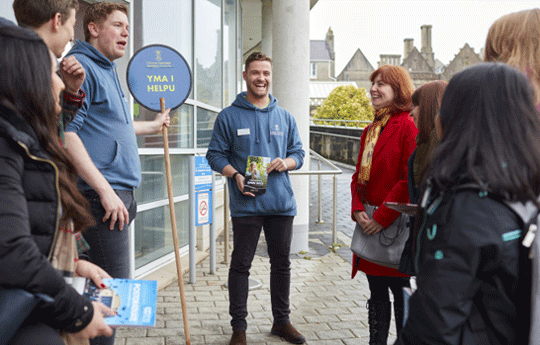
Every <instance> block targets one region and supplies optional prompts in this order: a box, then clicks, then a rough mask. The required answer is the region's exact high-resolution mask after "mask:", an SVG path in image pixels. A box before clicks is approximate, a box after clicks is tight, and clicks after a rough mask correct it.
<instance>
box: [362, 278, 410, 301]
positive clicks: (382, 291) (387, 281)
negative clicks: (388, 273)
mask: <svg viewBox="0 0 540 345" xmlns="http://www.w3.org/2000/svg"><path fill="white" fill-rule="evenodd" d="M366 276H367V280H368V284H369V291H370V292H371V297H370V299H371V300H372V301H378V302H390V293H389V292H388V289H390V290H391V291H392V294H393V295H394V308H399V309H403V290H402V289H403V288H404V287H411V284H410V281H409V279H410V278H408V277H381V276H370V275H366Z"/></svg>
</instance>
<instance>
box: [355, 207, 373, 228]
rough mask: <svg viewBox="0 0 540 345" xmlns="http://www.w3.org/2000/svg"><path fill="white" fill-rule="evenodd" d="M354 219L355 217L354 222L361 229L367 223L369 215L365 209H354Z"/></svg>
mask: <svg viewBox="0 0 540 345" xmlns="http://www.w3.org/2000/svg"><path fill="white" fill-rule="evenodd" d="M353 214H354V219H356V222H357V223H358V224H360V226H361V227H362V229H365V228H366V226H367V225H368V224H369V221H370V219H369V217H368V215H367V213H366V212H365V211H354V213H353Z"/></svg>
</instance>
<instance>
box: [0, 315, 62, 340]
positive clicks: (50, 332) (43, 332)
mask: <svg viewBox="0 0 540 345" xmlns="http://www.w3.org/2000/svg"><path fill="white" fill-rule="evenodd" d="M3 340H4V339H0V342H1V343H2V344H3ZM29 344H32V345H64V341H63V340H62V338H61V337H60V332H59V331H58V330H56V329H54V328H52V327H50V326H47V325H45V324H43V323H39V322H35V323H34V322H30V321H26V322H24V323H23V324H22V326H21V328H20V329H19V330H18V331H17V333H16V334H15V336H14V337H13V339H11V341H9V342H8V345H29Z"/></svg>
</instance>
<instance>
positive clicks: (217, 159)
mask: <svg viewBox="0 0 540 345" xmlns="http://www.w3.org/2000/svg"><path fill="white" fill-rule="evenodd" d="M246 94H247V93H246V92H242V93H240V94H238V96H236V100H235V101H234V102H233V104H232V105H231V106H229V107H227V108H225V109H223V110H222V111H221V112H220V113H219V115H218V116H217V119H216V122H215V124H214V131H213V133H212V140H211V141H210V145H209V146H208V152H207V154H206V159H207V160H208V163H209V164H210V166H211V167H212V169H213V170H214V171H217V172H219V173H222V172H223V168H225V166H227V165H229V164H230V165H232V166H233V167H234V168H235V169H236V170H237V171H239V172H240V173H241V174H245V172H246V168H247V158H248V156H262V157H270V161H272V160H274V158H276V157H280V158H283V159H284V158H287V157H290V158H293V159H294V160H295V161H296V169H300V168H301V167H302V164H304V155H305V153H304V150H303V149H302V141H301V140H300V135H299V134H298V127H297V126H296V121H295V120H294V117H292V116H291V114H289V112H287V111H286V110H285V109H283V108H281V107H279V106H278V102H277V100H276V99H275V98H274V97H273V96H272V95H270V104H269V105H268V106H267V107H266V108H264V109H259V108H257V107H256V106H254V105H253V104H252V103H250V102H249V101H248V100H247V99H246ZM228 183H229V190H230V201H231V202H230V208H231V216H232V217H248V216H260V215H284V216H295V215H296V201H295V199H294V194H293V190H292V186H291V180H290V179H289V173H288V172H286V171H284V172H281V173H280V172H277V171H272V172H271V173H270V174H269V175H268V180H267V187H266V193H264V194H260V195H257V196H255V197H251V196H246V195H244V194H242V192H240V190H238V187H237V185H236V181H233V180H232V179H229V181H228Z"/></svg>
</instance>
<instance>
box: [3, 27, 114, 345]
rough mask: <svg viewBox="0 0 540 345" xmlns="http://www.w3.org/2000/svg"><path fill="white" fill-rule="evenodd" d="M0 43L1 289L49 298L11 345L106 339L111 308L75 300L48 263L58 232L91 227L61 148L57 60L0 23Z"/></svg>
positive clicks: (84, 265) (28, 34) (25, 33)
mask: <svg viewBox="0 0 540 345" xmlns="http://www.w3.org/2000/svg"><path fill="white" fill-rule="evenodd" d="M0 46H1V47H2V49H1V50H0V167H2V168H1V169H0V287H2V288H5V289H14V288H19V289H24V290H27V291H29V292H32V293H42V294H45V295H48V296H50V297H52V298H53V299H54V302H44V303H42V304H41V305H39V306H38V307H37V308H36V309H35V310H34V311H33V313H32V314H31V315H30V316H29V317H28V318H27V319H26V320H25V323H24V324H23V326H22V327H21V328H20V329H19V330H18V331H17V333H16V335H15V336H14V338H13V339H11V341H10V342H9V344H13V345H14V344H25V345H27V344H48V345H54V344H64V343H63V341H62V339H61V338H60V335H59V331H65V332H70V333H74V334H75V336H76V337H78V338H80V339H88V338H92V337H95V336H98V335H111V334H112V329H111V328H110V327H109V326H107V325H106V324H105V321H104V319H103V315H102V313H107V314H109V315H111V313H112V311H111V310H110V309H109V308H107V307H105V306H104V305H103V304H101V303H96V302H90V300H88V299H86V298H84V297H82V296H81V295H79V294H78V293H77V292H76V291H75V290H74V289H73V288H72V287H71V286H69V285H67V284H66V282H65V280H64V278H63V276H62V275H61V274H60V273H59V272H58V271H56V270H55V269H54V268H53V266H52V265H51V262H50V258H51V256H52V251H53V249H54V246H55V239H56V238H57V234H58V231H59V228H60V227H63V226H66V225H67V224H68V223H69V222H70V221H72V222H73V224H74V226H75V229H78V230H81V229H84V228H85V227H87V226H88V224H91V222H92V217H91V215H90V213H89V211H88V210H87V206H88V205H87V204H84V203H82V201H81V200H84V198H82V196H81V195H80V193H79V192H78V191H77V188H76V184H75V182H74V181H76V173H75V170H74V168H73V166H72V165H71V163H70V162H69V161H68V159H67V158H66V156H65V154H64V151H63V149H62V148H61V147H60V146H59V137H58V114H59V113H60V111H61V105H60V93H61V91H62V90H63V88H64V84H63V82H62V80H61V79H60V77H59V76H58V75H57V62H56V59H55V57H54V56H53V55H52V53H50V52H49V50H48V49H47V47H46V45H45V43H43V41H42V40H41V39H40V38H39V36H37V35H36V34H35V33H34V32H32V31H30V30H27V29H23V28H19V27H16V26H3V25H0ZM75 273H76V274H78V275H80V276H84V277H87V278H91V279H92V280H93V281H94V282H95V283H97V284H100V285H101V284H102V283H103V282H102V280H101V278H105V277H109V276H108V274H107V273H105V271H103V270H102V269H100V268H99V267H97V266H95V265H93V264H91V263H89V262H87V261H84V260H80V261H78V263H77V265H76V270H75ZM1 341H2V342H6V341H8V340H7V339H1Z"/></svg>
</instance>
